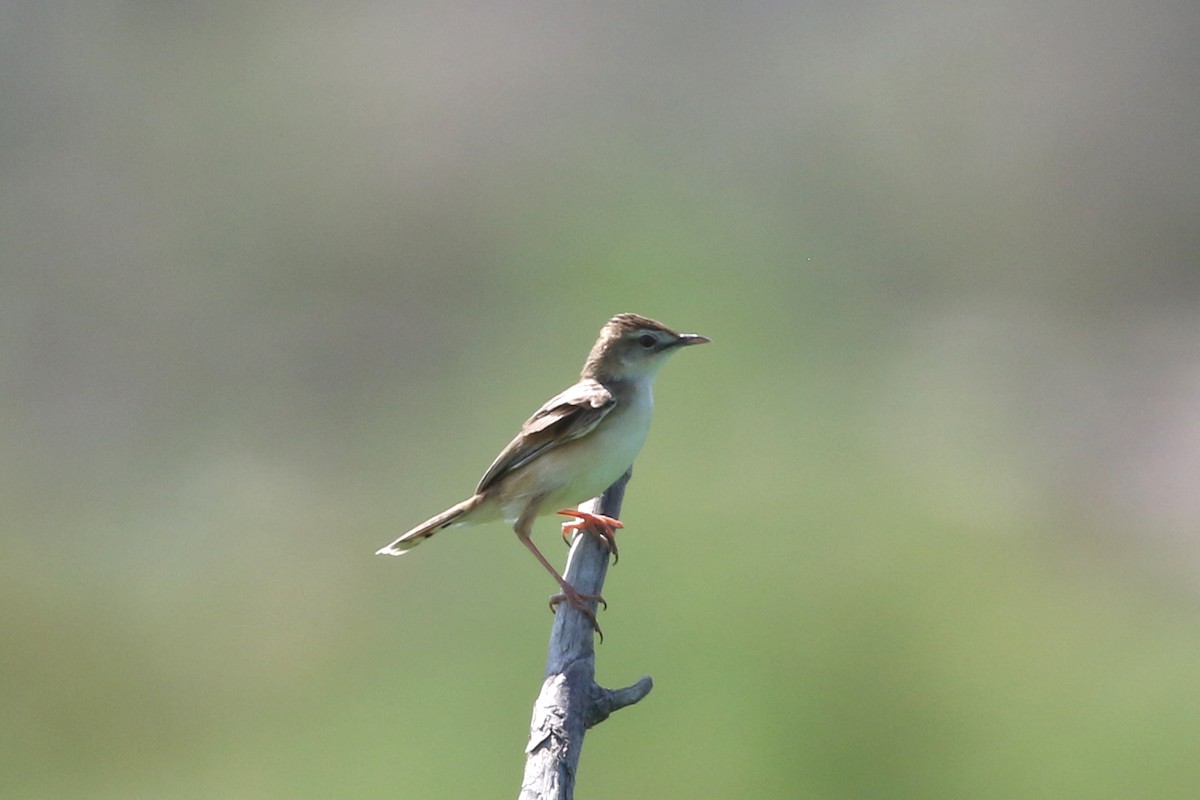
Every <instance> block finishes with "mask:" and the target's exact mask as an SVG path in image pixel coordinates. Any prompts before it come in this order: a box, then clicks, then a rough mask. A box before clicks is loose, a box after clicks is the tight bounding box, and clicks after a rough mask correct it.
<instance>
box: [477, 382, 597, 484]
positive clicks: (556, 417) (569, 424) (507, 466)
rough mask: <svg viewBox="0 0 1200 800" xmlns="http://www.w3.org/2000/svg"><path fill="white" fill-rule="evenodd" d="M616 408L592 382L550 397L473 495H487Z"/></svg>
mask: <svg viewBox="0 0 1200 800" xmlns="http://www.w3.org/2000/svg"><path fill="white" fill-rule="evenodd" d="M616 405H617V398H615V397H613V394H612V392H610V391H609V390H608V389H605V388H604V387H603V386H602V385H600V384H599V383H597V382H596V381H592V380H584V381H580V382H579V383H577V384H575V385H574V386H572V387H571V388H569V389H567V390H565V391H563V392H562V393H560V394H557V395H555V396H554V397H551V398H550V399H549V400H547V401H546V403H545V405H543V406H542V407H541V408H539V409H538V410H537V411H535V412H533V416H532V417H530V418H529V419H527V420H525V424H524V425H522V426H521V432H520V433H518V434H517V437H516V438H515V439H513V440H512V441H511V442H509V443H508V447H505V448H504V450H503V451H501V453H500V455H498V456H496V460H495V461H493V462H492V465H491V466H490V467H488V471H487V472H486V473H484V476H483V477H482V478H481V479H480V480H479V487H478V488H477V489H476V490H475V492H476V493H479V492H484V491H487V490H488V489H489V488H491V487H492V486H494V485H495V484H496V483H497V482H498V481H499V480H500V479H501V478H502V477H504V476H505V475H507V474H508V473H510V472H512V471H513V470H515V469H519V468H521V467H523V466H524V465H526V464H528V463H529V462H530V461H533V460H534V459H535V458H537V457H538V456H540V455H541V454H542V453H544V452H546V451H547V450H550V449H552V448H554V447H557V446H558V445H560V444H564V443H566V442H569V441H572V440H574V439H578V438H579V437H581V436H586V435H587V434H589V433H591V432H592V431H593V430H595V428H596V426H597V425H598V424H600V420H602V419H604V417H605V416H606V415H607V414H608V412H610V411H612V410H613V408H614V407H615V406H616Z"/></svg>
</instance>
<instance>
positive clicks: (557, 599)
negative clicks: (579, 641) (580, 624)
mask: <svg viewBox="0 0 1200 800" xmlns="http://www.w3.org/2000/svg"><path fill="white" fill-rule="evenodd" d="M589 602H591V603H599V604H600V605H601V606H603V607H604V610H605V611H607V610H608V602H607V601H605V599H604V598H603V597H601V596H600V595H598V594H583V593H582V592H579V591H577V590H576V589H575V588H573V587H572V586H571V585H570V584H564V585H563V591H561V592H559V593H558V594H556V595H553V596H551V598H550V610H551V611H557V610H558V605H559V604H560V603H567V604H568V605H569V606H571V608H573V609H575V610H576V611H578V612H579V613H580V614H583V616H584V617H586V618H587V621H588V622H590V623H591V624H592V630H594V631H595V632H596V633H597V635H599V637H600V641H602V642H603V641H604V632H603V631H601V630H600V623H599V622H597V621H596V612H595V611H593V610H592V609H591V608H589V607H588V603H589Z"/></svg>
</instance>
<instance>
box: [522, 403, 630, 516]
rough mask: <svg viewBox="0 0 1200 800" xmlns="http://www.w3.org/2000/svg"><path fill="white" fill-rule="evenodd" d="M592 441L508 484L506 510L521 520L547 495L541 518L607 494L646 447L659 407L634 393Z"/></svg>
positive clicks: (558, 453) (564, 448) (540, 461)
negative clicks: (533, 501) (535, 498)
mask: <svg viewBox="0 0 1200 800" xmlns="http://www.w3.org/2000/svg"><path fill="white" fill-rule="evenodd" d="M631 394H632V396H631V397H629V398H628V400H627V401H625V402H619V403H618V405H617V407H616V408H614V409H613V410H612V412H610V413H609V414H608V415H607V416H606V417H605V418H604V419H603V420H602V421H601V422H600V424H599V425H598V426H597V427H596V429H595V430H594V431H592V432H591V433H590V434H588V435H587V436H585V437H583V438H582V439H577V440H575V441H573V442H568V443H566V444H563V445H559V446H558V447H555V448H553V449H552V450H549V451H547V452H546V453H544V454H542V455H541V456H539V457H538V458H536V459H534V460H533V461H532V462H530V463H529V464H526V465H525V466H524V467H522V468H521V469H520V470H518V472H517V474H513V475H512V476H510V477H509V478H508V479H506V480H505V481H504V484H505V485H504V486H503V489H502V492H501V497H500V504H501V505H502V506H503V507H504V508H505V512H506V513H505V516H506V517H512V518H514V519H515V517H516V516H518V515H519V514H520V513H521V511H522V510H524V504H525V502H527V501H528V499H529V498H530V497H531V496H532V495H533V494H543V493H544V494H545V495H546V496H545V500H544V503H543V505H542V507H541V509H540V511H541V513H554V512H555V511H557V510H558V509H560V508H562V507H564V506H574V505H577V504H579V503H581V502H583V501H584V500H587V499H588V498H590V497H595V496H596V495H598V494H600V493H601V492H603V491H604V490H605V489H607V488H608V487H609V486H611V485H612V484H613V483H615V482H616V480H617V478H619V477H621V475H622V474H623V473H624V472H625V470H627V469H628V468H629V467H630V465H631V464H633V460H634V458H636V457H637V454H638V452H639V451H640V450H641V449H642V445H643V444H645V442H646V434H647V433H648V432H649V430H650V417H651V414H652V412H653V408H654V401H653V398H652V396H651V394H650V392H649V391H644V392H637V393H631Z"/></svg>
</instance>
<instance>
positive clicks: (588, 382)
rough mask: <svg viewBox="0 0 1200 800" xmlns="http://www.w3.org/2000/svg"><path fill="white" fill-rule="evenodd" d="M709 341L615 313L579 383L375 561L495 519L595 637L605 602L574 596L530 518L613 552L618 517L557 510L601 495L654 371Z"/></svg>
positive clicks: (635, 448)
mask: <svg viewBox="0 0 1200 800" xmlns="http://www.w3.org/2000/svg"><path fill="white" fill-rule="evenodd" d="M710 341H711V339H709V338H708V337H707V336H702V335H700V334H698V333H680V332H678V331H676V330H674V329H672V328H669V327H667V326H666V325H664V324H662V323H661V322H656V321H655V320H652V319H650V318H649V317H643V316H641V315H639V314H630V313H624V314H617V315H616V316H614V317H613V318H612V319H610V320H609V321H608V322H607V323H605V324H604V326H603V327H602V328H601V330H600V336H599V338H597V339H596V343H595V344H594V345H593V346H592V349H591V351H590V352H589V353H588V356H587V360H586V361H584V364H583V369H582V370H581V371H580V373H579V380H578V381H577V382H576V383H575V384H574V385H572V386H569V387H568V388H566V389H564V390H563V391H561V392H559V393H558V394H556V395H555V396H554V397H551V398H550V399H549V400H547V401H546V402H545V403H543V404H542V406H541V408H539V409H538V410H537V411H535V412H533V415H532V416H531V417H529V419H527V420H525V423H524V424H523V425H521V430H520V432H518V433H517V435H516V436H515V437H514V438H513V440H512V441H511V442H509V443H508V446H507V447H505V448H504V449H503V450H502V451H501V452H500V455H498V456H496V458H495V460H494V461H492V464H491V466H489V467H488V469H487V471H486V472H485V473H484V474H483V477H482V478H481V479H480V480H479V484H478V485H477V486H476V487H475V492H474V494H472V495H471V496H470V497H468V498H467V499H466V500H463V501H462V502H460V503H457V504H455V505H453V506H451V507H450V508H448V509H446V510H445V511H443V512H441V513H440V514H437V515H435V516H433V517H430V518H429V519H427V520H425V521H424V522H422V523H421V524H420V525H417V526H416V527H415V528H413V529H411V530H409V531H408V532H407V533H405V534H404V535H403V536H401V537H400V538H398V539H396V540H395V541H394V542H392V543H391V544H389V545H387V546H386V547H381V548H380V549H379V550H378V551H376V555H388V556H399V555H404V554H405V553H407V552H408V551H410V550H412V549H413V548H414V547H416V546H417V545H419V544H421V543H422V542H424V541H425V540H426V539H428V538H430V537H431V536H433V535H434V534H435V533H437V532H439V531H441V530H444V529H446V528H451V527H456V526H460V525H474V524H480V523H486V522H493V521H496V520H499V519H503V520H505V521H506V522H507V523H508V524H510V525H512V527H513V530H514V531H515V532H516V534H517V538H518V539H520V541H521V544H523V545H525V547H527V548H528V549H529V551H530V552H531V553H532V554H533V556H534V557H535V558H536V559H537V560H538V562H539V563H540V564H541V565H542V566H543V567H545V569H546V570H547V571H548V572H549V573H550V574H551V575H552V576H554V580H555V581H556V582H557V583H558V586H559V588H560V589H561V590H562V591H561V594H556V595H554V596H553V597H551V599H550V606H551V608H552V609H553V608H555V607H556V606H557V605H558V604H559V603H561V602H563V601H564V600H565V601H566V602H567V603H568V604H570V605H571V606H572V607H574V608H576V609H578V610H579V611H580V612H581V613H583V614H584V616H585V617H587V618H588V620H589V621H590V622H591V624H592V627H593V628H595V630H596V631H597V632H599V630H600V626H599V625H598V624H597V622H596V616H595V613H594V612H593V611H592V609H591V608H589V607H588V605H587V604H588V602H589V601H590V602H593V603H595V602H599V603H604V598H602V597H600V596H599V595H587V594H583V593H581V592H579V591H577V590H576V589H575V587H574V586H572V585H571V584H570V583H569V582H568V581H567V580H566V579H565V578H563V576H562V574H561V573H559V571H558V570H557V569H555V568H554V565H553V564H551V563H550V561H549V560H547V558H546V557H545V556H544V555H543V554H542V552H541V551H540V550H539V549H538V548H537V545H535V544H534V543H533V540H532V538H531V535H532V532H533V524H534V520H535V519H536V518H538V517H539V516H542V515H546V514H551V513H558V514H563V515H566V516H569V517H572V518H573V520H572V521H570V522H565V523H563V535H564V538H565V537H566V534H567V532H568V531H571V530H587V531H589V532H591V533H593V534H595V535H596V536H598V537H599V538H600V539H601V541H602V542H603V543H604V544H605V545H606V546H607V547H608V548H609V550H610V551H611V552H614V553H615V551H616V538H615V529H616V528H619V527H621V523H620V522H619V521H618V520H615V519H612V518H610V517H606V516H603V515H600V514H590V513H586V512H583V511H578V510H576V509H574V508H562V507H563V506H575V505H578V504H579V503H581V502H583V501H584V500H587V499H589V498H592V497H595V496H597V495H599V494H601V493H602V492H603V491H604V490H605V489H607V488H608V487H609V486H611V485H612V484H613V483H615V482H616V480H617V479H618V478H620V477H621V476H622V475H623V474H625V471H626V470H628V469H629V468H630V467H631V466H632V465H633V460H634V458H635V457H636V456H637V454H638V452H639V451H640V450H641V449H642V445H643V444H644V443H645V441H646V434H647V433H648V432H649V430H650V417H651V414H652V411H653V408H654V397H653V387H654V378H655V376H656V375H657V373H658V370H659V368H660V367H661V366H662V365H663V364H664V363H665V362H666V360H667V359H668V357H669V356H671V355H672V354H673V353H675V352H677V351H679V350H682V349H683V348H685V347H690V346H693V345H698V344H706V343H708V342H710ZM556 509H561V510H558V511H556Z"/></svg>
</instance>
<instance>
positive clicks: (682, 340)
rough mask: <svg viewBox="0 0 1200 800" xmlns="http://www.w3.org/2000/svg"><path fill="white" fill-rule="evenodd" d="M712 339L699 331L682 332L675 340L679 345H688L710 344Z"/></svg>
mask: <svg viewBox="0 0 1200 800" xmlns="http://www.w3.org/2000/svg"><path fill="white" fill-rule="evenodd" d="M711 341H712V339H710V338H708V337H707V336H701V335H700V334H698V333H681V334H679V338H678V339H677V340H675V344H676V345H677V346H679V347H687V346H688V345H693V344H708V343H709V342H711Z"/></svg>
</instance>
